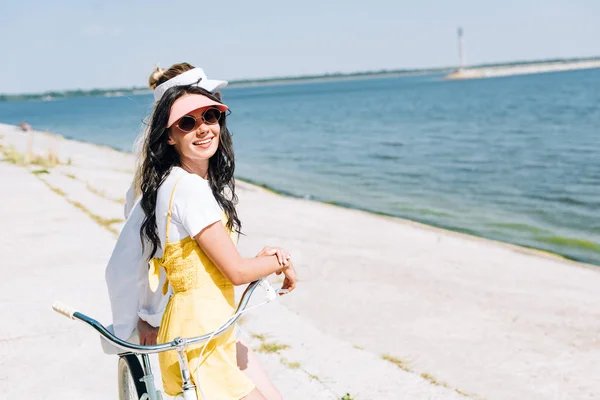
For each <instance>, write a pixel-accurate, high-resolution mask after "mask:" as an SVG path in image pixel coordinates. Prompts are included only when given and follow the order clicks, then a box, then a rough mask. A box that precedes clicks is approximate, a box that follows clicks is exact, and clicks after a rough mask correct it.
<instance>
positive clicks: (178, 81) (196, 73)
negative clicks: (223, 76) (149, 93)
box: [154, 68, 227, 101]
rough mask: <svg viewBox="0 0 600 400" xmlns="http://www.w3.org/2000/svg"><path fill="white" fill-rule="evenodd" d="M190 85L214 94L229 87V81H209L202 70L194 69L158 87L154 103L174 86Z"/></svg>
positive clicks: (155, 90) (155, 91)
mask: <svg viewBox="0 0 600 400" xmlns="http://www.w3.org/2000/svg"><path fill="white" fill-rule="evenodd" d="M188 85H194V86H197V87H201V88H202V89H206V90H208V91H209V92H213V91H214V90H215V89H218V88H223V87H225V86H227V81H217V80H212V79H208V77H207V76H206V74H205V73H204V70H203V69H202V68H194V69H191V70H189V71H186V72H184V73H183V74H180V75H177V76H176V77H175V78H172V79H169V80H168V81H166V82H165V83H161V84H160V85H158V86H157V87H156V89H154V101H159V100H160V98H161V97H163V95H164V94H165V92H166V91H167V90H169V89H170V88H172V87H173V86H188Z"/></svg>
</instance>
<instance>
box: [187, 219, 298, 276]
mask: <svg viewBox="0 0 600 400" xmlns="http://www.w3.org/2000/svg"><path fill="white" fill-rule="evenodd" d="M194 239H195V240H196V243H198V246H200V248H201V249H202V250H203V251H204V252H205V253H206V255H207V256H208V257H209V258H210V259H211V261H212V262H213V263H214V264H215V265H216V266H217V268H219V270H220V271H221V273H222V274H223V275H225V276H226V277H227V278H229V280H230V281H231V282H232V283H233V284H234V285H236V286H238V285H243V284H245V283H249V282H252V281H255V280H257V279H260V278H263V277H265V276H268V275H271V274H272V273H274V272H278V271H281V270H285V269H287V268H293V267H292V266H291V264H290V265H289V266H285V265H281V264H280V263H279V260H278V258H277V257H273V256H259V257H254V258H243V257H242V256H241V255H240V253H239V252H238V250H237V248H236V247H235V245H234V244H233V242H232V241H231V238H230V237H229V234H228V233H227V231H226V230H225V227H224V226H223V224H222V223H221V222H220V221H218V222H215V223H213V224H211V225H209V226H207V227H206V228H204V229H203V230H202V231H200V233H198V234H197V235H196V236H194Z"/></svg>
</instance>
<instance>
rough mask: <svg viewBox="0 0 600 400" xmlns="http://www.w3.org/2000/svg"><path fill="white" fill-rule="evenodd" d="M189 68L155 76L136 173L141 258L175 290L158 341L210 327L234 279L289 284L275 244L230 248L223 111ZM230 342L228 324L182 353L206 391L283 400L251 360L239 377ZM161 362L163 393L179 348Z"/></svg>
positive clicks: (174, 376) (230, 300)
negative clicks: (243, 252)
mask: <svg viewBox="0 0 600 400" xmlns="http://www.w3.org/2000/svg"><path fill="white" fill-rule="evenodd" d="M189 67H191V66H189V64H179V65H176V66H173V67H172V68H171V69H169V70H167V71H164V73H163V74H162V75H161V76H159V77H158V79H157V82H156V83H157V85H158V86H157V87H156V89H155V91H154V95H155V99H156V101H157V102H156V105H155V108H154V111H153V114H152V117H151V121H150V125H149V128H148V134H147V135H146V137H145V140H144V143H143V163H142V165H141V169H140V175H139V183H140V187H141V192H142V193H141V194H142V198H141V202H140V206H141V208H142V209H143V212H144V218H143V222H142V224H141V230H140V234H141V239H142V242H143V243H145V244H146V247H147V248H149V250H148V249H146V254H151V255H152V256H153V258H152V259H151V260H150V262H151V265H152V268H154V269H158V268H162V269H164V271H165V272H166V276H167V282H166V283H168V284H169V286H170V287H171V290H172V291H173V294H172V295H171V297H170V299H169V301H168V303H167V306H166V309H165V311H164V314H163V316H162V321H161V323H160V329H159V332H158V338H157V341H158V342H159V343H160V342H166V341H171V340H173V339H174V338H175V337H192V336H198V335H201V334H204V333H206V332H210V331H212V330H214V329H216V328H217V327H218V326H219V325H220V324H222V323H223V322H224V321H225V320H227V319H228V318H229V317H230V316H231V314H232V313H233V312H234V308H235V304H234V290H233V287H234V285H243V284H246V283H249V282H252V281H254V280H257V279H259V278H262V277H265V276H268V275H270V274H272V273H282V274H283V275H284V276H285V279H284V283H283V286H282V288H283V289H288V290H289V291H292V290H293V289H294V288H295V285H296V274H295V270H294V268H293V266H292V263H291V260H290V256H289V254H288V253H286V252H285V251H284V250H283V249H280V248H265V249H263V251H261V253H259V254H258V256H257V257H255V258H243V257H241V256H240V254H239V252H238V251H237V248H236V247H235V243H234V240H232V238H233V237H235V236H236V235H237V234H238V233H239V232H240V228H241V223H240V220H239V218H238V216H237V212H236V209H235V204H236V202H237V197H236V195H235V181H234V177H233V173H234V166H235V162H234V153H233V148H232V142H231V135H230V134H229V131H228V129H227V125H226V112H227V111H228V107H227V106H226V105H225V104H223V103H222V102H221V101H220V97H217V96H215V95H213V94H212V93H211V92H210V91H208V90H205V88H206V85H207V83H208V84H209V85H210V82H211V81H208V82H207V79H204V81H202V80H201V79H199V80H197V81H196V82H194V83H193V84H189V78H190V77H191V76H192V75H193V76H197V77H199V78H205V75H203V71H202V70H201V69H199V68H195V69H190V68H189ZM182 70H184V71H185V72H184V73H181V72H182ZM212 82H220V81H212ZM203 87H204V88H203ZM164 288H165V289H166V285H165V286H164ZM138 327H140V325H139V324H138ZM148 332H149V331H146V332H144V329H143V324H142V328H141V329H140V337H141V338H142V342H145V343H146V344H151V343H152V342H153V340H152V338H151V337H150V338H149V337H148ZM237 346H239V344H237V345H236V335H235V331H234V330H233V329H232V330H231V331H230V332H228V333H226V334H224V335H222V336H221V337H219V338H217V339H214V340H213V341H211V342H210V343H209V345H208V346H207V349H206V350H205V351H204V353H203V355H202V357H200V354H199V353H200V348H198V347H192V348H190V349H189V350H188V351H187V355H188V361H189V365H190V369H191V372H192V376H193V378H194V379H195V377H196V376H199V380H200V383H201V385H202V391H203V393H204V394H205V395H206V397H207V398H208V399H223V400H227V399H231V400H237V399H248V400H253V399H278V398H281V396H280V395H279V393H278V392H277V390H276V389H275V388H274V387H273V385H272V384H271V383H270V381H268V379H267V378H266V376H265V375H264V373H263V372H262V370H261V369H260V368H259V367H258V366H256V368H253V370H252V371H244V372H246V374H245V373H244V372H242V371H241V369H240V368H239V367H238V361H239V360H238V354H237V353H238V350H237ZM159 362H160V366H161V374H162V378H163V386H164V389H165V391H166V392H167V393H168V394H169V395H176V394H178V393H179V392H180V391H181V376H180V373H179V362H178V359H177V354H176V353H175V352H167V353H161V354H160V355H159ZM253 362H255V361H253ZM196 368H198V370H196ZM196 386H197V387H198V385H196ZM198 395H199V398H202V394H201V393H200V392H198Z"/></svg>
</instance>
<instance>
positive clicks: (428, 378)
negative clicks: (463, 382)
mask: <svg viewBox="0 0 600 400" xmlns="http://www.w3.org/2000/svg"><path fill="white" fill-rule="evenodd" d="M421 378H423V379H425V380H426V381H428V382H430V383H432V384H434V385H436V386H442V387H445V388H447V389H452V388H451V387H450V385H448V384H447V383H446V382H441V381H438V380H437V379H436V378H435V377H434V376H433V375H431V374H428V373H427V372H423V373H422V374H421ZM454 391H455V392H456V393H458V394H460V395H461V396H465V397H469V395H468V394H466V393H465V392H463V391H462V390H460V389H454Z"/></svg>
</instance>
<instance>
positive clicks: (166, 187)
mask: <svg viewBox="0 0 600 400" xmlns="http://www.w3.org/2000/svg"><path fill="white" fill-rule="evenodd" d="M180 178H181V179H180ZM178 180H179V183H177V188H175V196H174V197H173V205H172V210H171V228H170V230H169V241H170V242H177V241H179V240H181V239H185V238H186V237H188V236H191V237H194V236H196V235H197V234H198V233H200V231H202V230H203V229H204V228H206V227H207V226H209V225H212V224H213V223H215V222H217V221H220V220H221V207H219V204H218V203H217V200H215V197H214V196H213V193H212V190H211V189H210V185H209V184H208V181H207V180H205V179H202V178H201V177H200V176H199V175H196V174H190V173H189V172H187V171H186V170H184V169H183V168H179V167H173V169H172V170H171V173H170V174H169V176H168V177H167V178H166V179H165V181H164V182H163V183H162V185H160V187H159V188H158V195H157V198H156V225H157V227H158V236H159V238H160V243H161V248H160V249H159V250H158V251H157V254H156V255H155V257H161V256H162V249H163V248H164V247H165V234H166V225H167V212H168V210H169V201H170V200H171V193H172V192H173V187H174V185H175V183H176V182H177V181H178Z"/></svg>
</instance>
